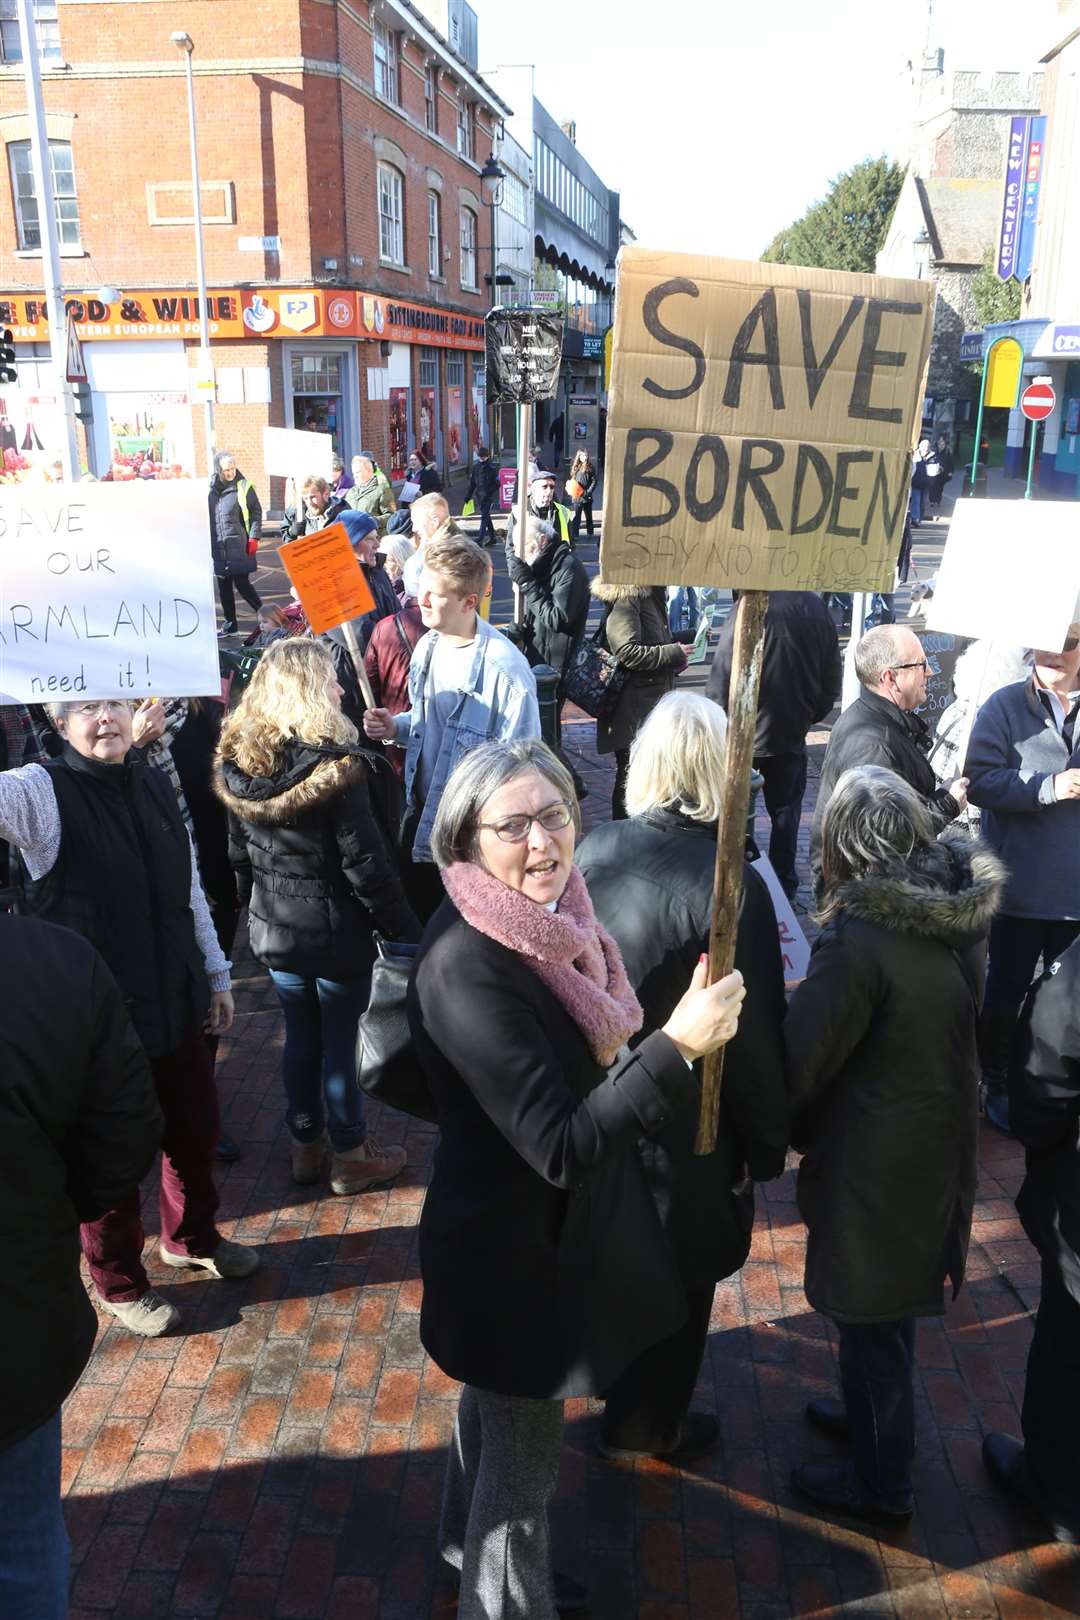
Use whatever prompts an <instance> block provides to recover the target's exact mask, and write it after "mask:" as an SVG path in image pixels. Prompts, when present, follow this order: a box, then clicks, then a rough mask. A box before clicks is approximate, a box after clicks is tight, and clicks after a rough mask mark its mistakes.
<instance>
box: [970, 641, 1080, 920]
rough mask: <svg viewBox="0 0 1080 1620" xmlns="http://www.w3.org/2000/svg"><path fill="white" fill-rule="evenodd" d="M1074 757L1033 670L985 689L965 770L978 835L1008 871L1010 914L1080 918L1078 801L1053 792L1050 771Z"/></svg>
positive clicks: (1076, 749) (1079, 757) (1079, 752)
mask: <svg viewBox="0 0 1080 1620" xmlns="http://www.w3.org/2000/svg"><path fill="white" fill-rule="evenodd" d="M1078 763H1080V727H1077V735H1076V736H1075V737H1074V746H1073V748H1072V749H1071V750H1070V749H1069V748H1068V747H1067V746H1066V744H1065V740H1064V738H1063V737H1062V735H1061V733H1060V731H1059V730H1058V728H1057V726H1056V725H1055V723H1054V721H1053V720H1052V719H1051V717H1050V713H1049V710H1048V709H1047V708H1046V707H1045V705H1044V704H1043V702H1042V700H1041V699H1040V697H1039V695H1038V691H1037V689H1036V686H1035V675H1034V671H1033V672H1032V673H1031V674H1030V675H1029V676H1028V678H1027V679H1026V680H1025V681H1016V682H1014V683H1013V684H1011V685H1009V686H1003V687H1001V688H1000V690H999V691H997V692H994V693H992V694H991V696H990V697H988V698H987V700H986V702H985V703H984V704H983V706H982V708H981V709H980V710H979V714H978V718H977V719H976V721H975V725H974V727H973V728H972V732H971V741H970V743H969V744H968V751H967V760H966V762H965V765H964V770H965V773H966V775H967V776H968V778H969V784H970V785H969V787H968V795H969V797H970V799H971V802H972V804H977V805H978V807H979V809H980V810H981V811H982V819H981V823H980V825H981V829H982V837H983V839H984V841H985V842H986V843H987V844H989V846H990V848H991V849H993V850H996V851H997V853H998V854H999V855H1000V856H1001V859H1002V860H1003V861H1004V862H1005V864H1006V866H1007V867H1008V869H1009V887H1008V890H1007V892H1006V895H1005V903H1004V906H1003V907H1002V909H1003V910H1004V911H1005V912H1006V913H1007V914H1008V915H1009V916H1010V917H1080V800H1078V799H1064V800H1062V801H1061V802H1060V803H1059V802H1058V800H1057V799H1056V798H1055V796H1054V777H1055V776H1056V775H1057V774H1058V772H1059V771H1064V770H1068V769H1069V768H1070V767H1072V766H1075V765H1077V764H1078Z"/></svg>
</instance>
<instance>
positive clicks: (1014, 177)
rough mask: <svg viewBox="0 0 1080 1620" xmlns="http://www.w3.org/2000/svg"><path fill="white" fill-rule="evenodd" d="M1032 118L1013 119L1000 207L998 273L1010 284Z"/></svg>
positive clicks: (1010, 126) (1022, 201)
mask: <svg viewBox="0 0 1080 1620" xmlns="http://www.w3.org/2000/svg"><path fill="white" fill-rule="evenodd" d="M1030 122H1031V120H1030V119H1029V118H1013V119H1012V120H1011V122H1010V125H1009V149H1008V156H1007V158H1006V163H1005V196H1004V199H1003V201H1002V205H1001V231H1000V233H999V236H998V250H997V265H996V269H997V274H998V280H999V281H1008V280H1009V279H1010V277H1012V276H1015V274H1016V256H1017V252H1018V250H1019V247H1020V222H1021V211H1022V209H1023V205H1024V178H1025V174H1026V172H1027V144H1028V126H1029V124H1030Z"/></svg>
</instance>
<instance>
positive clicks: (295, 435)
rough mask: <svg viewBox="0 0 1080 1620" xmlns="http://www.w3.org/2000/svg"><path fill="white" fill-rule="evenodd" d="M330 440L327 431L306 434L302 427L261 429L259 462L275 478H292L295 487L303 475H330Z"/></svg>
mask: <svg viewBox="0 0 1080 1620" xmlns="http://www.w3.org/2000/svg"><path fill="white" fill-rule="evenodd" d="M333 458H334V441H333V439H332V438H331V437H330V435H329V433H308V432H307V430H306V429H305V428H277V427H268V428H263V465H264V467H265V468H266V471H267V472H268V473H270V474H272V475H273V476H276V477H278V478H293V479H295V481H296V486H297V488H298V489H299V487H300V486H301V485H302V484H303V482H304V479H305V478H325V479H326V481H327V483H330V482H331V481H332V479H333V476H334V468H333Z"/></svg>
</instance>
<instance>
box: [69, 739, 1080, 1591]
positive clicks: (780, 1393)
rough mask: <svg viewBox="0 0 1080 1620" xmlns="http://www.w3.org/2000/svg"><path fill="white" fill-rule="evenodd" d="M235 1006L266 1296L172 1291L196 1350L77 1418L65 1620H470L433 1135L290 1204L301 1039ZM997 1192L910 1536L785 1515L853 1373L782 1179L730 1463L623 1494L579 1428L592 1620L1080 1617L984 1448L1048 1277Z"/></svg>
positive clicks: (735, 1314) (1075, 1566)
mask: <svg viewBox="0 0 1080 1620" xmlns="http://www.w3.org/2000/svg"><path fill="white" fill-rule="evenodd" d="M566 731H567V739H566V740H567V746H568V749H569V750H570V752H571V753H572V754H574V755H576V756H578V763H579V768H580V769H581V770H582V773H583V775H584V776H585V777H586V780H587V782H588V785H589V788H590V798H589V800H588V801H587V803H586V809H587V812H588V818H589V819H590V820H591V819H593V818H594V817H599V816H602V815H603V814H605V813H606V801H607V799H608V797H609V795H610V775H611V773H610V767H609V765H608V763H607V762H602V761H599V760H597V758H596V756H595V754H593V752H592V749H591V742H590V739H591V732H592V728H591V726H589V725H587V724H585V723H578V724H575V723H573V722H571V723H569V724H568V725H567V728H566ZM824 740H825V737H824V733H823V734H821V735H820V736H818V737H815V739H813V742H814V746H813V747H812V754H813V755H818V756H820V752H821V747H822V745H823V743H824ZM811 777H812V782H811V798H809V799H808V804H807V811H808V812H809V809H810V806H811V803H812V791H813V779H814V778H816V770H814V769H813V767H812V770H811ZM804 835H805V828H804ZM803 853H804V857H805V849H804V852H803ZM238 1004H239V1009H240V1010H239V1016H238V1019H237V1026H236V1032H235V1038H234V1039H232V1040H230V1041H226V1042H224V1043H223V1057H222V1061H221V1063H220V1066H219V1074H220V1082H221V1090H222V1097H223V1102H224V1109H225V1118H226V1122H227V1124H228V1126H229V1128H230V1130H231V1131H232V1132H233V1133H234V1135H235V1136H237V1137H238V1138H239V1140H240V1141H241V1142H242V1144H243V1147H244V1157H243V1159H242V1160H241V1161H240V1162H239V1163H238V1164H236V1165H235V1166H232V1167H230V1168H228V1169H223V1170H222V1174H221V1188H222V1201H223V1208H222V1215H223V1229H224V1230H225V1231H226V1232H228V1233H230V1234H235V1235H236V1236H237V1237H239V1238H242V1239H244V1240H245V1241H248V1242H255V1243H258V1244H259V1245H260V1246H261V1248H262V1253H263V1256H264V1269H263V1270H262V1272H261V1273H260V1274H259V1275H258V1276H257V1277H255V1278H253V1279H251V1280H250V1281H249V1282H247V1283H241V1284H236V1285H231V1284H224V1283H217V1282H211V1281H206V1280H202V1281H201V1280H199V1277H198V1274H197V1273H196V1274H193V1275H192V1276H191V1278H190V1279H189V1278H187V1277H185V1276H184V1275H183V1274H178V1273H176V1272H174V1271H169V1272H165V1270H164V1269H163V1268H162V1267H160V1265H159V1264H157V1263H155V1262H152V1263H151V1278H152V1280H153V1282H154V1283H155V1285H157V1284H160V1285H161V1286H162V1290H163V1292H164V1293H165V1294H166V1296H167V1297H169V1298H170V1299H172V1300H174V1301H175V1302H176V1303H177V1304H178V1305H179V1306H180V1308H181V1310H182V1312H183V1317H184V1320H183V1327H182V1329H181V1331H180V1333H179V1334H177V1335H176V1336H175V1337H170V1338H166V1339H163V1340H157V1341H154V1342H141V1341H138V1340H136V1339H133V1338H131V1337H129V1336H128V1335H126V1334H125V1333H124V1332H123V1331H122V1330H121V1329H120V1328H119V1327H118V1326H117V1325H115V1324H113V1325H109V1324H108V1323H106V1322H103V1323H102V1332H101V1335H100V1337H99V1339H98V1343H97V1347H96V1350H95V1353H94V1357H93V1360H92V1361H91V1363H90V1365H89V1367H88V1368H87V1371H86V1373H85V1375H84V1377H83V1379H82V1381H81V1383H80V1385H79V1387H78V1388H77V1390H76V1391H75V1392H74V1394H73V1395H72V1397H71V1399H70V1400H69V1402H68V1405H67V1409H66V1414H65V1432H64V1439H65V1452H64V1461H65V1488H66V1490H67V1512H68V1519H69V1525H70V1530H71V1535H72V1539H73V1544H74V1561H75V1574H74V1588H73V1608H72V1620H104V1617H105V1616H111V1617H113V1620H162V1617H165V1616H170V1615H177V1616H190V1617H198V1620H211V1617H215V1620H226V1617H227V1620H263V1617H266V1620H270V1617H274V1620H322V1617H326V1620H421V1617H423V1620H426V1617H429V1616H443V1615H450V1614H452V1612H453V1603H452V1598H451V1596H450V1594H449V1593H448V1592H447V1591H446V1590H445V1588H442V1587H440V1586H439V1584H438V1580H437V1574H436V1568H435V1561H434V1556H433V1530H434V1526H435V1522H436V1517H437V1510H438V1500H439V1489H440V1481H441V1476H442V1471H443V1462H444V1455H445V1451H444V1448H445V1445H446V1440H447V1436H448V1434H449V1432H450V1427H451V1422H452V1418H453V1410H454V1397H455V1386H454V1385H453V1384H451V1383H450V1382H449V1381H448V1380H447V1379H446V1378H444V1377H443V1375H442V1374H441V1373H440V1372H439V1371H438V1369H437V1368H436V1367H434V1366H433V1365H432V1364H431V1363H430V1362H428V1361H427V1360H426V1359H425V1357H424V1354H423V1351H422V1349H421V1347H420V1343H419V1339H418V1335H417V1324H418V1314H417V1313H418V1310H419V1305H420V1283H419V1270H418V1264H417V1256H416V1247H415V1222H416V1219H417V1216H418V1213H419V1209H420V1204H421V1201H422V1199H423V1193H424V1185H425V1182H426V1179H427V1175H428V1166H429V1163H430V1159H431V1153H432V1147H433V1142H434V1133H433V1132H432V1131H431V1130H429V1129H426V1128H424V1127H423V1126H420V1125H417V1124H415V1123H413V1122H411V1121H408V1120H406V1119H404V1118H402V1117H401V1116H393V1115H386V1116H384V1117H383V1118H382V1119H379V1120H378V1122H377V1125H378V1132H379V1135H380V1136H381V1137H383V1138H385V1139H386V1140H390V1141H402V1142H404V1143H405V1144H406V1146H407V1148H408V1155H409V1159H408V1168H407V1170H406V1172H405V1174H404V1176H403V1177H402V1180H401V1182H400V1184H399V1185H398V1186H396V1187H395V1188H393V1189H392V1190H390V1191H388V1192H377V1193H368V1194H365V1195H363V1196H360V1197H356V1198H352V1199H338V1198H332V1197H329V1196H327V1197H321V1196H320V1195H319V1190H318V1189H310V1188H303V1189H301V1188H297V1187H294V1186H292V1184H291V1183H290V1180H289V1175H288V1151H287V1144H286V1138H285V1133H284V1127H283V1123H282V1115H281V1091H280V1082H279V1078H278V1062H279V1055H280V1045H281V1026H280V1020H279V1018H278V1015H277V1011H276V1005H275V1002H274V999H273V995H272V992H271V991H270V989H269V985H268V982H267V981H266V979H265V978H264V977H263V975H262V974H261V971H260V970H259V969H258V968H257V966H256V965H254V964H253V963H251V961H250V960H247V961H241V963H240V993H239V996H238ZM980 1163H981V1174H980V1185H979V1202H978V1205H977V1207H976V1224H975V1233H974V1241H973V1243H972V1250H971V1263H970V1283H969V1285H968V1287H967V1288H966V1290H965V1292H964V1293H963V1294H962V1295H961V1298H960V1300H959V1301H958V1303H957V1304H956V1305H955V1306H953V1307H952V1308H951V1309H950V1311H949V1313H948V1316H947V1317H946V1319H945V1321H944V1323H939V1322H936V1321H931V1322H924V1323H923V1324H921V1326H920V1329H919V1377H918V1427H919V1451H918V1457H917V1460H916V1492H917V1498H918V1512H917V1514H916V1517H915V1519H914V1520H913V1522H912V1524H911V1527H910V1528H909V1529H907V1530H904V1531H902V1532H898V1533H890V1534H888V1535H887V1536H883V1537H876V1536H875V1535H873V1534H869V1533H864V1532H863V1531H861V1530H857V1529H854V1528H851V1527H846V1528H844V1527H837V1526H833V1525H831V1524H829V1523H827V1522H825V1521H823V1520H820V1519H817V1518H815V1517H814V1516H812V1515H811V1514H809V1513H806V1512H804V1511H803V1509H802V1508H801V1507H800V1506H798V1505H797V1504H796V1503H795V1502H794V1500H793V1499H792V1497H791V1494H790V1492H789V1489H788V1485H787V1478H788V1473H789V1470H790V1467H791V1464H792V1463H793V1462H794V1461H796V1460H798V1459H800V1458H803V1457H807V1456H813V1455H816V1456H819V1457H828V1456H830V1455H831V1454H833V1452H834V1450H835V1448H834V1447H833V1446H832V1445H831V1443H830V1442H829V1441H827V1440H823V1439H821V1438H819V1437H816V1436H815V1435H814V1434H813V1433H812V1432H811V1431H809V1430H808V1429H807V1428H806V1427H805V1425H804V1423H803V1421H802V1416H801V1413H802V1408H803V1405H804V1403H805V1401H806V1400H807V1398H808V1397H809V1396H811V1395H813V1394H820V1393H824V1392H826V1391H830V1390H833V1389H834V1388H835V1348H836V1347H835V1338H834V1335H833V1334H832V1332H831V1331H830V1329H829V1328H828V1326H827V1325H826V1324H825V1323H824V1322H823V1321H822V1320H821V1318H819V1317H817V1316H816V1315H814V1314H813V1313H812V1312H810V1311H809V1309H808V1307H807V1303H806V1300H805V1298H804V1296H803V1293H802V1290H801V1286H800V1284H801V1279H802V1255H803V1232H802V1227H801V1226H800V1223H799V1220H798V1216H797V1214H796V1210H795V1206H794V1201H793V1200H794V1188H793V1177H792V1173H791V1171H790V1170H789V1172H788V1173H787V1174H786V1175H785V1176H784V1177H783V1179H782V1180H780V1181H779V1182H776V1183H773V1184H772V1185H770V1186H768V1187H766V1188H765V1189H763V1191H762V1193H761V1195H760V1196H759V1200H758V1203H759V1212H758V1221H757V1226H756V1230H755V1233H754V1243H753V1249H752V1252H751V1256H750V1259H749V1261H748V1263H747V1265H746V1267H745V1268H744V1270H743V1271H742V1273H741V1274H740V1275H739V1276H738V1277H735V1278H732V1279H731V1280H729V1281H728V1282H725V1283H723V1284H722V1285H721V1286H720V1288H719V1290H718V1293H717V1300H716V1309H715V1313H714V1317H713V1324H712V1327H713V1331H712V1336H711V1338H710V1343H709V1355H708V1360H707V1363H706V1365H705V1367H704V1369H703V1372H702V1376H701V1382H700V1386H699V1390H698V1404H699V1405H700V1406H702V1407H703V1408H709V1409H712V1410H715V1412H716V1413H717V1415H718V1417H719V1420H720V1426H721V1433H722V1441H723V1443H722V1447H721V1449H720V1450H719V1451H718V1453H717V1454H716V1456H715V1457H713V1458H711V1459H709V1460H708V1461H707V1462H705V1463H702V1464H698V1465H695V1466H694V1467H693V1468H688V1469H684V1470H682V1471H675V1470H672V1469H668V1468H666V1467H662V1466H660V1465H655V1466H652V1467H639V1468H638V1469H637V1470H635V1471H633V1472H627V1471H624V1470H620V1469H618V1468H614V1467H611V1466H610V1465H608V1464H606V1463H604V1462H602V1461H600V1460H599V1459H597V1458H596V1457H594V1456H593V1455H592V1453H591V1451H590V1438H591V1433H592V1417H591V1414H590V1411H589V1409H588V1404H587V1403H585V1402H581V1401H578V1402H571V1403H569V1406H568V1410H567V1429H566V1446H565V1452H564V1457H563V1470H562V1480H561V1487H560V1496H559V1502H558V1507H557V1514H556V1538H557V1545H558V1547H559V1549H560V1560H561V1562H562V1563H563V1564H564V1565H565V1567H567V1568H568V1569H570V1570H573V1571H576V1572H578V1573H580V1574H581V1575H583V1576H585V1575H587V1577H588V1579H589V1581H590V1583H591V1586H592V1589H593V1592H594V1594H595V1601H594V1604H593V1608H592V1613H593V1615H594V1616H596V1617H597V1620H728V1617H733V1616H741V1617H742V1620H783V1617H785V1616H788V1615H817V1616H825V1615H830V1614H850V1615H866V1616H898V1617H902V1620H938V1617H944V1616H955V1617H960V1616H976V1617H983V1616H986V1617H993V1616H1001V1617H1002V1620H1017V1617H1021V1616H1023V1617H1025V1620H1027V1617H1032V1620H1034V1617H1044V1620H1054V1617H1059V1616H1066V1615H1071V1614H1076V1613H1077V1612H1080V1554H1078V1553H1076V1552H1075V1551H1072V1550H1070V1549H1067V1548H1058V1547H1055V1546H1053V1545H1041V1544H1040V1541H1039V1536H1038V1531H1037V1529H1036V1528H1035V1527H1034V1526H1033V1525H1032V1524H1030V1523H1029V1522H1027V1521H1025V1520H1023V1519H1022V1518H1019V1517H1017V1516H1016V1515H1014V1514H1013V1513H1011V1512H1010V1511H1009V1510H1007V1509H1006V1508H1004V1507H1003V1506H1002V1505H1001V1504H1000V1503H999V1501H998V1500H997V1499H996V1498H995V1496H994V1495H993V1493H992V1492H991V1490H990V1488H989V1487H988V1484H987V1481H986V1478H985V1476H984V1474H983V1471H982V1466H981V1462H980V1457H979V1442H980V1436H981V1434H982V1432H983V1431H984V1430H985V1429H987V1428H1001V1429H1005V1430H1008V1431H1012V1432H1014V1433H1018V1432H1019V1403H1020V1400H1021V1396H1022V1389H1023V1375H1024V1365H1025V1358H1026V1353H1027V1346H1028V1341H1029V1337H1030V1318H1029V1312H1030V1311H1031V1309H1032V1307H1033V1306H1034V1304H1035V1302H1036V1300H1037V1293H1038V1272H1037V1268H1036V1264H1035V1258H1034V1255H1033V1253H1032V1251H1031V1250H1030V1248H1029V1247H1028V1244H1027V1242H1026V1240H1025V1238H1024V1236H1023V1233H1022V1231H1021V1229H1020V1226H1019V1223H1018V1221H1017V1219H1016V1215H1015V1211H1014V1208H1013V1204H1012V1198H1013V1195H1014V1194H1015V1192H1016V1190H1017V1188H1018V1186H1019V1184H1020V1180H1021V1175H1022V1161H1021V1154H1020V1153H1019V1151H1018V1150H1017V1149H1016V1148H1015V1147H1014V1146H1013V1145H1012V1144H1011V1143H1009V1142H1007V1141H1005V1140H1004V1139H1003V1138H1000V1137H998V1136H996V1135H995V1134H994V1133H993V1132H992V1131H984V1134H983V1139H982V1143H981V1149H980ZM147 1226H148V1230H152V1229H154V1228H155V1227H156V1208H155V1207H154V1205H153V1204H148V1206H147ZM494 1304H495V1302H493V1305H494Z"/></svg>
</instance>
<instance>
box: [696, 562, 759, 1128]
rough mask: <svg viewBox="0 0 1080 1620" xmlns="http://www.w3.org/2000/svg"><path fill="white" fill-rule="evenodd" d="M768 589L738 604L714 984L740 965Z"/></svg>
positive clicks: (717, 1064)
mask: <svg viewBox="0 0 1080 1620" xmlns="http://www.w3.org/2000/svg"><path fill="white" fill-rule="evenodd" d="M768 605H769V593H768V591H744V592H743V593H742V595H741V596H740V597H739V602H738V606H737V607H736V609H735V647H734V653H733V657H732V663H731V690H730V695H729V697H728V706H727V712H728V731H727V747H726V750H725V754H724V808H723V813H722V815H721V818H720V831H719V836H718V838H717V843H716V876H715V878H714V882H713V914H712V932H711V934H710V935H709V983H710V984H715V983H716V981H717V980H718V979H722V978H723V977H724V975H725V974H726V973H730V972H731V970H732V968H733V967H734V966H735V936H736V933H737V932H738V927H739V905H740V902H741V900H742V876H743V862H744V860H745V856H746V816H747V812H748V810H749V808H750V773H751V771H752V769H753V761H754V729H755V727H756V725H757V706H758V690H759V688H760V686H761V658H762V651H763V649H764V645H765V610H766V608H767V607H768ZM723 1072H724V1048H723V1047H722V1046H721V1047H718V1048H717V1050H716V1051H715V1052H710V1053H709V1055H708V1056H707V1057H706V1059H705V1072H704V1078H703V1081H702V1086H701V1113H700V1115H699V1117H698V1129H697V1140H696V1141H695V1143H694V1152H695V1153H698V1154H704V1153H711V1152H712V1151H713V1149H714V1148H715V1147H716V1132H717V1127H718V1125H719V1123H720V1082H721V1078H722V1076H723Z"/></svg>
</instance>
